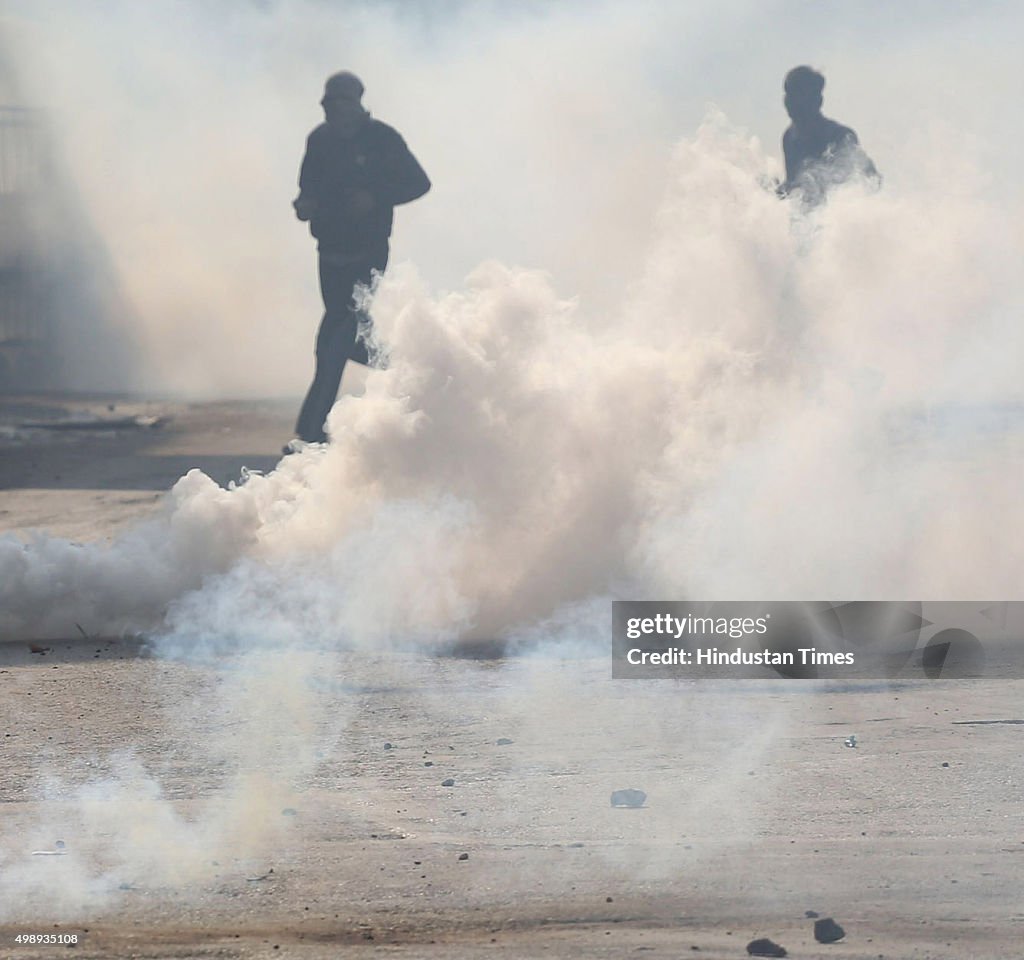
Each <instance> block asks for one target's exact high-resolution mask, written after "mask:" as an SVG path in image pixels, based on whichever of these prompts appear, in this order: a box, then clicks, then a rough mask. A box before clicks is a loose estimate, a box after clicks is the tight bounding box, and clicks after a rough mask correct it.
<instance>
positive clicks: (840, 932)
mask: <svg viewBox="0 0 1024 960" xmlns="http://www.w3.org/2000/svg"><path fill="white" fill-rule="evenodd" d="M845 936H846V931H845V930H844V929H843V928H842V927H841V926H839V924H838V923H836V922H835V920H833V919H832V918H831V917H825V918H824V919H822V920H815V921H814V939H815V940H817V941H818V943H835V942H836V941H837V940H842V939H843V937H845Z"/></svg>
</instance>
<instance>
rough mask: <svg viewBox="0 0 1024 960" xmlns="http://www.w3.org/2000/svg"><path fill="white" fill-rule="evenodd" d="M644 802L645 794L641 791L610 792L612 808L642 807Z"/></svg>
mask: <svg viewBox="0 0 1024 960" xmlns="http://www.w3.org/2000/svg"><path fill="white" fill-rule="evenodd" d="M646 800H647V794H646V793H644V792H643V790H614V791H612V806H613V807H642V806H643V805H644V802H645V801H646Z"/></svg>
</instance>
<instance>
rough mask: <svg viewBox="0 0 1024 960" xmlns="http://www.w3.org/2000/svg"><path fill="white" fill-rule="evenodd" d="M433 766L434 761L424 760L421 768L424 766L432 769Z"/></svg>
mask: <svg viewBox="0 0 1024 960" xmlns="http://www.w3.org/2000/svg"><path fill="white" fill-rule="evenodd" d="M433 765H434V761H433V760H425V761H424V763H423V766H425V767H432V766H433Z"/></svg>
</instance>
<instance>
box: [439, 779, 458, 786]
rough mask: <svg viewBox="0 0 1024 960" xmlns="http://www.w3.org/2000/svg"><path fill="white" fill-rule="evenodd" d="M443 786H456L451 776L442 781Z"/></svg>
mask: <svg viewBox="0 0 1024 960" xmlns="http://www.w3.org/2000/svg"><path fill="white" fill-rule="evenodd" d="M441 786H442V787H454V786H455V781H454V780H453V779H452V778H451V777H449V778H448V779H447V780H442V781H441Z"/></svg>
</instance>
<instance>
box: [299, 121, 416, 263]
mask: <svg viewBox="0 0 1024 960" xmlns="http://www.w3.org/2000/svg"><path fill="white" fill-rule="evenodd" d="M299 189H300V191H301V195H302V196H303V197H304V198H306V199H307V200H309V201H310V202H311V204H312V209H313V215H312V218H311V219H310V224H309V226H310V231H311V232H312V234H313V236H314V237H316V238H317V240H319V241H320V249H321V250H335V251H339V252H342V253H347V254H359V253H363V252H366V251H368V250H372V249H374V248H375V247H379V246H380V245H381V244H382V243H386V242H387V238H388V237H389V236H391V224H392V220H393V217H394V207H395V206H396V205H397V204H400V203H408V202H409V201H410V200H415V199H416V198H417V197H422V196H423V194H425V193H426V192H427V191H428V190H429V189H430V180H428V179H427V175H426V173H424V172H423V168H422V167H421V166H420V165H419V163H418V162H417V160H416V158H415V157H414V156H413V155H412V154H411V153H410V152H409V148H408V147H407V146H406V145H405V141H404V140H403V139H402V137H401V135H400V134H399V133H398V131H397V130H395V129H393V128H392V127H389V126H388V125H387V124H386V123H381V122H380V121H379V120H374V119H372V118H370V117H367V119H366V120H365V121H364V122H363V124H362V126H361V127H360V128H359V130H358V131H357V132H356V133H355V135H354V136H352V137H351V138H345V137H342V136H340V135H339V134H338V131H337V130H336V129H335V128H333V127H332V126H331V125H330V124H327V123H322V124H320V126H319V127H317V128H316V129H315V130H314V131H313V132H312V133H311V134H310V135H309V138H308V139H307V141H306V154H305V156H304V157H303V159H302V169H301V171H300V173H299ZM359 190H366V191H367V192H368V193H369V194H370V195H371V196H372V197H373V200H374V204H373V209H372V210H371V211H370V212H369V213H368V214H366V215H365V216H363V217H361V218H357V217H355V216H353V215H352V213H351V211H350V198H351V196H352V194H353V193H355V192H356V191H359Z"/></svg>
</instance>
